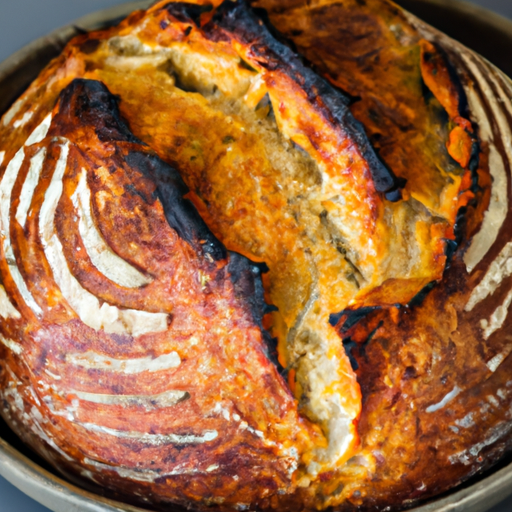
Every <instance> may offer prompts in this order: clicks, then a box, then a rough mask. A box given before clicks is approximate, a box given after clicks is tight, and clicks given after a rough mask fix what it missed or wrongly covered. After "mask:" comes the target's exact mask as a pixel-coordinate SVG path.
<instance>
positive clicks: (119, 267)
mask: <svg viewBox="0 0 512 512" xmlns="http://www.w3.org/2000/svg"><path fill="white" fill-rule="evenodd" d="M71 199H72V201H73V205H74V206H75V208H76V210H77V212H78V229H79V231H80V235H81V237H82V242H83V244H84V246H85V250H86V251H87V254H88V255H89V258H91V261H92V263H93V265H94V266H95V267H96V268H97V269H98V270H99V271H100V272H101V273H102V274H103V275H104V276H105V277H106V278H107V279H110V280H111V281H113V282H114V283H116V284H118V285H119V286H124V287H126V288H139V287H141V286H144V285H147V284H149V283H151V281H152V280H151V279H149V278H147V277H146V276H145V275H144V274H142V272H139V271H138V270H137V269H136V268H135V267H133V266H132V265H130V264H129V263H128V262H126V261H125V260H123V259H122V258H121V257H119V256H118V255H117V254H116V253H115V252H114V251H113V250H112V249H111V248H110V247H109V246H108V245H107V243H106V242H105V240H104V239H103V237H102V236H101V233H100V232H99V230H98V228H97V227H96V224H95V223H94V219H93V214H92V209H91V191H90V190H89V187H88V185H87V171H86V170H85V169H82V172H81V174H80V178H79V181H78V186H77V187H76V190H75V193H74V194H73V196H72V197H71Z"/></svg>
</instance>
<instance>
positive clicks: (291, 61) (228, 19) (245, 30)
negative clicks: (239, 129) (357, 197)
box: [203, 0, 403, 201]
mask: <svg viewBox="0 0 512 512" xmlns="http://www.w3.org/2000/svg"><path fill="white" fill-rule="evenodd" d="M224 31H225V32H226V33H229V34H232V35H233V36H234V37H236V38H237V39H238V40H239V41H240V42H241V43H242V44H244V45H247V46H249V47H250V48H251V53H252V55H253V56H254V57H256V58H257V59H258V61H259V63H260V65H261V66H263V67H265V68H266V69H268V70H269V71H276V70H280V71H282V72H285V73H287V74H288V76H290V77H291V78H292V79H293V80H294V81H295V82H296V83H297V84H299V86H300V87H301V88H302V89H303V90H304V91H305V93H306V94H307V96H308V100H309V101H310V102H311V103H314V104H316V106H317V108H319V109H320V110H321V111H322V113H323V115H324V116H325V117H326V118H327V119H328V120H329V121H330V122H331V123H332V124H334V125H341V126H343V128H344V130H345V131H346V133H347V135H348V136H349V138H351V139H352V140H353V141H354V142H355V143H356V144H357V146H358V147H359V150H360V151H361V154H362V155H363V157H364V158H365V160H366V161H367V163H368V166H369V169H370V172H371V175H372V178H373V182H374V186H375V189H376V190H377V192H380V193H384V194H388V195H387V196H386V197H387V198H388V199H389V200H392V201H393V200H394V201H396V200H398V199H400V198H401V195H400V193H399V192H398V189H399V188H401V187H403V180H400V179H398V178H397V177H396V176H395V175H394V174H393V172H392V171H391V170H390V169H388V168H387V167H386V166H385V165H384V163H383V162H382V161H381V160H380V158H379V157H378V155H377V154H376V152H375V150H374V149H373V147H372V145H371V143H370V141H369V140H368V137H367V135H366V133H365V130H364V127H363V125H362V124H361V123H360V122H359V121H357V120H356V119H355V118H354V116H353V115H352V113H351V112H350V109H349V105H350V103H351V98H350V97H348V96H346V95H345V94H343V92H342V91H340V90H339V89H336V88H335V87H334V86H332V85H331V84H330V83H329V82H327V80H325V79H324V78H322V77H320V76H319V75H317V74H316V73H315V72H314V71H313V70H312V69H309V68H308V67H306V66H304V64H303V63H302V61H301V59H300V57H299V56H298V55H297V54H296V53H295V52H293V51H292V50H291V49H290V48H289V47H288V46H287V45H285V44H283V43H282V42H280V41H279V40H277V39H276V38H275V37H274V36H273V35H272V33H271V31H270V30H269V29H268V27H267V24H266V23H264V22H263V21H262V20H261V19H259V18H258V17H257V16H256V15H255V14H254V12H253V11H252V10H251V9H250V8H249V7H248V5H247V4H246V3H245V2H243V1H240V0H239V1H237V2H229V1H228V2H224V3H222V4H221V5H220V6H219V7H218V9H217V10H216V11H215V14H214V15H213V17H212V19H211V20H210V21H209V22H208V23H207V24H206V25H205V26H204V27H203V32H204V34H205V35H206V37H208V38H210V39H211V40H215V41H217V40H221V39H226V35H225V34H223V32H224ZM272 32H274V30H273V31H272ZM391 192H395V193H394V194H390V193H391Z"/></svg>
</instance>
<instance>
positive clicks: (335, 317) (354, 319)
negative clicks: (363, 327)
mask: <svg viewBox="0 0 512 512" xmlns="http://www.w3.org/2000/svg"><path fill="white" fill-rule="evenodd" d="M376 309H378V308H377V307H373V306H372V307H366V308H359V309H355V310H350V309H345V310H343V311H341V312H339V313H332V314H330V315H329V323H330V324H331V325H332V326H333V327H336V325H338V322H339V321H340V320H341V318H342V317H343V316H346V319H345V322H343V325H342V326H341V329H340V330H341V332H346V331H348V330H349V329H351V328H352V327H354V325H356V324H357V323H358V322H359V321H361V320H362V319H363V318H365V317H366V316H367V315H369V314H370V313H371V312H372V311H375V310H376Z"/></svg>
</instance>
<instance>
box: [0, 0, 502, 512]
mask: <svg viewBox="0 0 512 512" xmlns="http://www.w3.org/2000/svg"><path fill="white" fill-rule="evenodd" d="M258 7H264V8H265V9H266V12H267V14H268V16H269V19H270V22H271V24H272V25H269V26H267V25H268V23H269V22H268V20H267V19H266V15H263V14H262V13H261V11H253V10H252V9H251V8H250V7H249V6H248V5H246V4H243V3H240V2H238V3H237V2H230V1H226V2H224V3H222V4H221V5H219V6H217V7H213V8H212V6H205V5H196V4H183V3H173V2H170V3H169V2H159V3H157V4H156V5H154V6H153V7H151V8H150V9H149V10H148V11H146V12H136V13H133V14H132V15H130V16H129V17H128V18H127V19H126V20H125V21H123V22H122V23H121V24H120V25H119V26H117V27H114V28H111V29H107V30H105V31H100V32H96V33H91V34H88V35H84V36H79V37H78V38H75V39H74V40H73V41H71V42H70V43H69V45H68V46H67V47H66V49H65V50H64V52H63V54H62V55H61V56H60V57H59V58H57V59H56V60H54V61H53V62H52V63H51V64H50V65H49V66H48V67H47V68H46V69H45V71H43V72H42V74H41V75H40V77H39V78H38V79H37V80H36V81H35V82H34V84H32V86H31V87H30V88H29V89H28V91H27V92H26V93H25V94H24V95H23V96H22V97H21V98H20V99H19V100H18V102H17V103H15V105H14V106H13V107H12V108H11V110H10V111H8V112H7V113H6V114H5V115H4V117H3V118H2V121H1V122H0V141H1V142H0V156H1V159H2V162H0V171H1V172H2V178H1V181H0V194H1V203H0V222H1V226H2V227H1V229H2V233H3V238H2V244H1V247H0V250H1V251H2V259H1V260H0V273H1V275H2V283H3V287H2V289H1V290H2V301H1V304H2V311H1V312H0V314H1V315H2V317H3V319H4V321H3V323H2V326H1V328H0V333H1V338H0V341H2V348H1V350H2V351H3V354H5V356H4V357H2V361H1V364H0V367H1V368H2V374H1V378H2V385H1V387H2V395H3V400H4V409H3V411H2V414H3V416H4V418H5V419H6V420H7V421H8V423H9V424H10V425H11V427H12V428H13V429H14V430H15V431H16V432H17V433H18V434H19V435H20V436H21V437H22V438H23V439H24V440H25V441H26V442H27V443H28V444H29V445H31V446H32V447H33V448H35V449H36V450H37V451H38V452H39V453H40V454H42V455H43V456H44V457H45V458H46V459H47V460H49V461H50V462H51V463H52V464H53V465H54V466H55V467H56V468H57V469H59V470H60V471H61V472H63V473H64V474H66V475H69V476H70V478H74V479H76V478H79V479H83V478H85V479H88V480H89V481H92V482H94V483H96V484H99V485H101V486H102V487H104V488H108V489H111V490H112V491H115V492H118V493H123V494H124V493H127V494H126V495H125V496H124V499H126V500H128V501H132V502H135V503H139V504H140V503H144V502H149V503H151V504H152V506H156V507H159V508H162V509H165V507H166V506H168V504H169V503H177V504H181V505H183V506H185V507H190V506H192V507H195V508H198V509H203V508H205V507H210V506H217V507H218V508H219V509H222V510H233V509H238V510H249V509H252V508H253V507H257V508H260V509H280V510H287V509H289V510H300V509H314V508H318V507H320V508H324V507H327V506H333V505H334V506H337V507H338V508H339V509H340V510H343V509H345V508H347V509H350V508H351V507H353V505H358V506H361V507H363V508H362V509H371V508H372V507H382V506H388V505H389V506H401V505H403V503H409V502H411V501H414V500H417V499H419V498H421V497H427V496H430V495H433V494H435V493H437V492H441V491H443V490H445V489H447V488H449V487H451V486H453V485H455V484H456V483H458V482H459V481H460V480H462V479H465V478H467V477H468V476H470V475H471V474H473V473H474V472H475V471H477V470H479V469H481V468H483V467H486V466H488V465H490V464H491V463H492V462H493V461H494V460H495V459H496V458H497V457H498V456H499V454H500V453H501V451H502V450H503V449H504V448H505V447H506V442H505V441H502V440H503V439H504V436H505V435H506V433H507V432H508V430H507V428H508V427H507V425H508V423H507V421H508V419H507V414H508V413H506V412H504V411H503V410H502V409H503V408H502V407H500V400H501V401H502V402H504V403H508V394H507V392H506V390H507V389H508V388H507V387H506V385H505V382H504V380H503V379H505V378H506V370H503V368H505V367H506V361H505V363H503V365H501V363H502V362H503V361H504V360H505V359H506V357H507V356H508V354H509V353H510V350H509V349H508V348H507V347H508V345H507V343H506V341H504V339H503V336H501V337H500V338H499V340H497V341H496V346H494V347H493V346H492V345H489V343H490V342H489V340H491V341H492V340H493V339H495V338H497V336H494V337H493V335H494V334H495V333H499V332H500V329H501V328H506V325H507V324H506V310H507V308H508V303H507V300H508V295H506V294H505V295H506V296H505V299H504V300H505V302H504V303H503V304H502V305H501V306H499V308H498V309H496V310H495V311H494V313H492V314H491V316H490V318H489V320H485V321H486V322H487V323H486V324H485V325H484V324H483V323H482V324H481V327H479V326H478V325H479V324H478V320H477V319H474V318H472V316H473V313H472V311H473V310H475V308H476V311H478V308H479V307H480V306H479V304H481V303H482V301H484V299H487V297H488V296H489V297H491V299H492V300H491V299H488V300H486V301H485V303H486V304H494V302H493V301H494V299H495V298H496V297H498V296H501V295H500V294H499V293H497V294H496V296H495V297H493V296H492V294H493V292H494V291H496V290H498V289H499V282H500V279H498V278H496V271H494V273H491V274H488V275H485V276H484V277H483V279H482V281H481V282H480V281H479V279H480V277H481V276H482V272H485V266H483V265H485V264H486V261H487V260H486V259H485V257H484V258H483V259H482V258H481V259H480V260H478V257H479V254H478V251H476V250H475V249H474V246H469V241H470V240H471V238H472V236H473V235H474V234H475V233H477V235H476V238H478V236H481V235H480V234H479V233H478V230H479V228H480V225H481V223H482V219H483V221H484V225H485V216H484V212H485V211H486V209H487V208H488V206H489V199H490V195H491V190H490V184H491V179H490V174H489V169H488V168H487V163H488V159H493V158H494V160H493V162H492V163H493V165H496V166H497V165H500V163H499V162H498V163H497V158H500V157H501V156H502V155H503V153H505V157H507V158H508V155H506V151H504V152H503V151H502V152H501V153H499V154H498V153H493V152H492V151H493V149H492V148H490V146H488V142H489V140H490V137H489V134H488V133H485V126H484V125H482V123H483V122H484V121H485V120H486V119H487V123H489V121H488V119H489V117H490V115H489V113H488V112H484V113H483V114H482V110H481V106H480V104H481V102H479V101H480V100H479V99H478V98H477V99H476V100H475V94H476V93H475V92H474V91H475V87H474V86H473V85H472V84H471V85H468V76H474V75H475V73H476V72H475V71H474V69H472V68H471V65H470V64H471V62H470V61H471V59H472V58H474V57H473V56H472V55H471V54H470V53H469V52H467V50H465V49H464V50H463V52H465V53H463V57H460V56H458V55H457V51H456V49H455V50H454V48H458V47H457V46H456V43H453V42H451V41H449V40H447V39H446V38H443V36H439V35H438V34H437V33H435V32H433V31H431V30H430V29H428V28H427V27H425V26H423V25H421V23H420V22H417V21H415V20H413V19H412V18H410V17H408V15H406V14H404V13H403V12H401V11H400V10H398V9H397V8H396V7H394V6H392V5H391V4H388V3H387V2H383V1H380V0H379V1H377V0H375V1H372V0H368V1H367V2H365V3H364V4H363V5H360V3H357V2H351V1H349V0H343V1H341V2H318V3H311V2H310V3H308V4H307V6H306V5H304V4H302V3H301V2H291V1H289V2H279V3H278V4H274V3H273V2H272V1H270V0H269V1H263V2H262V3H261V5H260V4H258ZM272 27H275V28H276V29H277V30H279V31H280V32H281V34H283V35H284V36H285V37H286V38H287V39H286V41H287V42H286V44H285V42H283V40H282V36H280V35H279V34H276V33H274V28H272ZM365 31H366V32H365ZM290 45H293V46H294V48H295V49H296V50H298V51H299V53H300V54H302V55H303V56H304V57H305V58H306V59H307V64H305V63H304V59H301V58H300V57H299V56H298V55H297V54H296V53H295V50H292V49H290ZM466 55H468V56H467V57H465V56H466ZM464 59H466V60H467V62H466V61H465V60H464ZM461 62H464V64H465V66H462V65H461ZM478 65H480V66H482V65H484V64H481V63H480V61H478ZM485 65H486V64H485ZM474 66H477V64H474ZM493 72H494V71H493ZM470 73H473V75H470ZM493 76H494V75H493ZM496 76H497V78H496V80H497V81H499V80H501V82H496V83H499V84H500V86H499V87H500V88H501V89H499V90H498V89H496V90H495V91H494V93H495V95H496V96H498V97H500V96H501V97H502V100H503V101H505V100H506V101H508V96H509V93H507V92H504V89H505V88H506V87H508V83H506V82H505V80H504V79H502V78H501V77H499V75H497V74H496ZM340 88H341V89H342V90H344V91H345V92H342V90H340ZM347 93H348V94H347ZM349 95H351V96H352V98H351V97H350V96H349ZM355 96H360V97H359V98H355ZM503 98H504V99H503ZM493 115H495V116H496V117H497V118H498V119H500V117H499V116H500V115H501V116H503V115H505V114H502V113H501V111H499V112H498V113H493ZM356 119H357V120H356ZM361 122H362V123H363V124H361ZM363 125H364V126H363ZM499 126H500V129H502V130H505V129H508V119H507V120H506V121H505V122H502V125H499ZM489 130H491V128H490V127H489ZM482 132H484V133H482ZM499 135H500V136H503V135H502V134H499ZM494 139H497V137H496V136H495V137H494ZM493 142H496V140H493ZM372 143H373V144H372ZM374 148H377V151H376V150H375V149H374ZM500 149H503V150H505V149H506V148H500ZM494 151H496V150H494ZM496 154H498V157H496ZM501 165H503V163H501ZM491 172H492V169H491ZM494 193H495V194H499V192H494ZM493 207H494V210H496V207H495V205H494V206H491V209H492V208H493ZM501 208H502V210H503V206H501ZM505 208H508V206H505ZM491 209H489V210H488V211H491ZM494 210H493V211H494ZM486 215H487V213H486ZM490 236H491V237H492V234H491V235H490ZM500 240H501V239H500ZM485 243H491V245H492V243H493V241H492V239H491V240H490V242H489V241H487V242H485ZM485 243H484V246H485ZM497 243H499V241H498V242H497ZM502 245H503V244H502ZM493 247H494V246H493ZM506 247H508V246H504V249H503V250H504V251H505V252H503V251H502V254H501V255H500V257H499V258H501V259H499V258H498V260H499V261H498V262H497V263H496V262H495V263H494V265H498V268H499V269H501V270H500V272H501V274H500V275H501V276H502V277H501V279H503V276H505V277H508V273H507V272H508V270H507V269H508V263H507V262H508V258H509V256H508V253H507V252H506V250H507V249H506ZM497 250H498V249H493V251H494V252H496V251H497ZM475 251H476V252H475ZM493 251H491V252H490V253H488V254H489V257H490V256H491V255H492V254H494V252H493ZM498 252H499V250H498ZM464 258H466V260H464ZM447 263H449V269H448V271H447V272H445V268H446V266H447ZM479 264H480V267H479V268H480V269H481V270H480V271H479V272H480V273H478V272H477V273H476V274H474V275H473V277H469V278H468V270H469V272H470V271H472V270H473V268H475V267H477V266H478V265H479ZM443 273H444V276H443ZM482 283H483V284H482ZM486 283H487V284H486ZM486 290H487V291H486ZM489 290H490V291H489ZM503 293H504V292H503ZM509 302H510V300H509ZM500 308H501V309H500ZM482 314H483V313H482ZM493 361H494V362H493ZM460 379H463V380H464V382H461V381H460ZM360 386H361V388H360ZM361 391H362V395H361ZM362 397H363V402H362ZM482 400H485V403H484V405H482V403H481V401H482ZM363 403H364V406H363V407H362V404H363ZM448 404H449V407H446V406H447V405H448ZM491 410H492V411H493V412H492V414H491V413H490V412H489V411H491ZM478 415H480V416H482V417H479V418H478V421H477V416H478ZM477 425H478V427H477V428H476V426H477ZM472 427H475V428H472ZM470 428H472V429H471V430H468V429H470ZM463 429H465V430H463ZM466 431H467V432H466ZM461 432H462V433H461ZM500 443H501V444H500ZM488 447H490V448H489V454H488V455H486V456H485V457H483V456H482V455H481V453H487V452H486V450H488ZM433 467H435V468H437V469H438V471H435V472H433V471H432V468H433ZM365 507H366V508H365Z"/></svg>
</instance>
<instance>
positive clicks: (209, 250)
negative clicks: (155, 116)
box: [125, 150, 226, 261]
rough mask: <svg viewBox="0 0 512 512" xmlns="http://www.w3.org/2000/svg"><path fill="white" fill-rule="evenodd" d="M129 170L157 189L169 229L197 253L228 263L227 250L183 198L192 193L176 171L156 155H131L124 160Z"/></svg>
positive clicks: (132, 152)
mask: <svg viewBox="0 0 512 512" xmlns="http://www.w3.org/2000/svg"><path fill="white" fill-rule="evenodd" d="M125 161H126V163H127V164H128V166H129V167H132V168H135V169H137V170H138V171H140V172H141V173H142V174H143V175H144V176H146V177H147V178H149V179H151V180H152V181H153V182H154V183H155V185H156V187H157V197H158V199H160V202H161V203H162V206H163V209H164V212H165V217H166V219H167V222H168V223H169V225H170V226H171V227H172V228H173V229H174V230H175V231H176V232H177V233H178V235H179V236H180V238H182V239H183V240H185V241H186V242H188V243H189V244H190V245H191V246H192V247H193V248H194V249H195V250H196V251H198V252H199V253H202V254H203V255H205V256H206V257H208V256H210V257H211V258H212V259H213V260H215V261H221V260H224V259H226V249H225V247H224V246H223V245H222V243H221V242H220V241H219V240H218V239H217V238H216V237H215V236H214V234H213V233H212V232H211V231H210V229H209V228H208V226H207V225H206V223H205V222H204V220H203V219H202V218H201V216H200V215H199V213H198V212H197V210H196V208H195V206H194V205H193V204H192V202H191V201H189V200H188V199H184V198H183V196H184V195H185V194H187V192H188V191H189V189H188V187H187V186H186V185H185V182H184V181H183V179H182V178H181V176H180V174H179V173H178V171H177V170H176V169H174V168H173V167H171V166H170V165H168V164H166V163H165V162H164V161H163V160H161V159H160V158H159V157H157V156H156V155H151V154H148V153H145V152H143V151H137V150H135V151H131V152H130V153H128V154H127V155H126V157H125Z"/></svg>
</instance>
